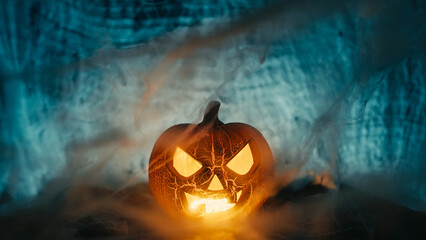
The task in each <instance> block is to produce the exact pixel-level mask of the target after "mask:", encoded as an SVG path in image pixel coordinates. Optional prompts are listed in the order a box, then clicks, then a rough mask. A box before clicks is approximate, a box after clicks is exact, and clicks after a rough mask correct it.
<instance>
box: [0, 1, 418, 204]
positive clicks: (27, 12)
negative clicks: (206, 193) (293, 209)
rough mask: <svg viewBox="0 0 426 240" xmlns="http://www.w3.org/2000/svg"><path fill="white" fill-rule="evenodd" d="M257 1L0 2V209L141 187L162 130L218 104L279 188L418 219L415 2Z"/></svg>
mask: <svg viewBox="0 0 426 240" xmlns="http://www.w3.org/2000/svg"><path fill="white" fill-rule="evenodd" d="M269 2H273V1H249V0H234V1H232V0H222V1H208V0H203V1H201V0H196V1H195V0H192V1H191V0H185V1H172V0H163V1H148V0H144V1H137V0H126V1H121V0H99V1H74V0H56V1H48V0H45V1H41V0H33V1H30V0H28V1H16V0H5V1H2V3H1V5H0V64H1V65H0V73H1V75H0V77H1V83H0V97H1V98H0V103H1V105H0V130H1V131H0V196H1V198H0V199H1V201H0V204H1V205H0V209H3V210H5V209H7V207H8V206H9V204H15V203H17V204H25V203H26V202H27V201H29V200H31V199H33V198H34V197H35V196H37V195H38V194H40V192H42V191H43V190H45V189H48V190H49V191H52V192H55V191H56V192H61V191H63V190H65V189H67V188H68V187H69V186H71V185H73V184H79V183H85V184H94V185H100V186H107V187H111V188H119V187H123V186H126V184H133V183H135V182H140V181H147V164H148V159H149V155H150V151H151V149H152V146H153V144H154V142H155V140H156V138H157V137H158V136H159V135H160V134H161V132H162V131H164V130H165V129H166V128H168V127H169V126H171V125H174V124H177V123H182V122H197V121H198V120H200V118H201V113H202V111H203V109H204V107H205V106H206V104H207V103H208V101H209V100H211V99H217V100H219V101H221V103H222V108H221V111H220V117H221V119H222V120H223V121H224V122H230V121H238V122H245V123H248V124H251V125H253V126H255V127H256V128H258V129H259V130H260V131H261V132H262V133H263V134H264V136H265V137H266V139H267V140H268V141H269V143H270V145H271V148H272V150H273V152H274V155H275V157H276V162H277V174H278V175H279V176H280V175H285V174H287V173H288V172H289V171H290V170H292V169H299V170H300V171H299V172H298V177H303V176H305V175H307V174H321V173H323V172H324V171H326V170H327V171H328V172H329V173H330V174H331V176H332V177H333V179H334V181H335V183H336V184H337V185H339V184H340V183H346V184H350V185H352V186H356V187H359V188H361V189H364V190H366V191H367V192H369V193H371V194H375V195H379V196H382V197H385V198H387V199H390V200H392V201H395V202H397V203H400V204H403V205H405V206H408V207H410V208H413V209H422V210H426V207H425V203H426V174H425V173H426V119H425V114H426V83H425V76H426V68H425V63H426V62H425V50H426V45H425V42H426V41H425V40H426V37H425V36H426V17H425V14H426V13H425V12H426V3H425V1H420V0H413V1H398V0H392V1H379V0H376V1H331V0H327V1H283V2H279V3H274V4H278V5H274V7H272V8H268V7H267V6H269V5H268V4H269ZM343 2H344V3H343ZM265 6H266V8H264V7H265Z"/></svg>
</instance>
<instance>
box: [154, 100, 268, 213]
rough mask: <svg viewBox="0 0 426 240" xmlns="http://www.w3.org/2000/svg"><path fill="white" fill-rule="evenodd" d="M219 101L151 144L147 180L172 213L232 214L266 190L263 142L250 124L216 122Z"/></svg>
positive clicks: (252, 205)
mask: <svg viewBox="0 0 426 240" xmlns="http://www.w3.org/2000/svg"><path fill="white" fill-rule="evenodd" d="M219 106H220V104H219V103H218V102H211V103H210V104H209V106H208V107H207V109H206V112H205V115H204V119H203V121H202V122H201V123H199V124H179V125H176V126H173V127H171V128H169V129H168V130H166V131H165V132H164V133H163V134H162V135H161V136H160V137H159V139H158V140H157V142H156V143H155V145H154V149H153V150H152V154H151V157H150V165H149V184H150V187H151V191H152V193H153V195H154V197H155V198H156V200H157V201H158V203H159V204H160V205H161V206H162V207H163V208H165V209H166V210H167V211H168V212H170V213H171V214H172V215H174V216H186V217H190V218H205V219H216V217H215V216H219V217H217V219H224V218H234V217H236V216H237V215H238V216H242V215H246V214H248V213H249V212H251V211H252V210H254V209H256V208H258V207H259V206H260V205H261V204H262V203H263V201H265V199H266V197H267V195H268V191H269V189H270V186H271V183H272V182H273V181H272V177H273V175H274V172H273V159H272V152H271V150H270V148H269V146H268V143H267V142H266V140H265V139H264V137H263V136H262V134H261V133H260V132H259V131H258V130H256V129H255V128H253V127H252V126H249V125H247V124H244V123H228V124H225V123H223V122H221V121H220V120H219V118H218V111H219Z"/></svg>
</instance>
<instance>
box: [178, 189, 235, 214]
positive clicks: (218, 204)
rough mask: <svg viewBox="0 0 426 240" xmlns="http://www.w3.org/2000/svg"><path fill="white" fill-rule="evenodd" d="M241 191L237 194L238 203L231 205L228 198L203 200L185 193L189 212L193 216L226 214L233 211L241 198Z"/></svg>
mask: <svg viewBox="0 0 426 240" xmlns="http://www.w3.org/2000/svg"><path fill="white" fill-rule="evenodd" d="M241 192H242V191H241V190H240V191H239V192H237V201H236V202H235V203H230V202H229V199H228V198H216V197H207V198H201V197H198V196H195V195H192V194H189V193H187V192H185V197H186V200H187V202H188V205H187V211H188V212H189V213H190V214H191V215H195V216H205V215H209V214H214V213H219V212H224V211H228V210H230V209H232V208H233V207H234V206H235V205H236V203H237V202H238V200H239V199H240V197H241Z"/></svg>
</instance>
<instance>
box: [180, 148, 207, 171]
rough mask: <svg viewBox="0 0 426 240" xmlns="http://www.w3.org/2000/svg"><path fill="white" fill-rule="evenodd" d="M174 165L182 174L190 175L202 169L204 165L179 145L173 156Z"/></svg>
mask: <svg viewBox="0 0 426 240" xmlns="http://www.w3.org/2000/svg"><path fill="white" fill-rule="evenodd" d="M173 167H174V168H175V169H176V171H177V172H178V173H179V174H180V175H182V176H184V177H189V176H191V175H192V174H194V173H196V172H197V171H198V170H200V168H201V167H202V165H201V163H199V162H198V161H197V160H195V159H194V158H193V157H191V156H190V155H189V154H188V153H186V152H185V151H183V150H182V149H180V148H179V147H177V148H176V151H175V155H174V156H173Z"/></svg>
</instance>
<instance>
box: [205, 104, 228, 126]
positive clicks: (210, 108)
mask: <svg viewBox="0 0 426 240" xmlns="http://www.w3.org/2000/svg"><path fill="white" fill-rule="evenodd" d="M219 108H220V102H218V101H211V102H209V104H208V105H207V107H206V111H205V112H204V118H203V121H202V122H201V123H203V124H207V123H211V122H213V123H214V124H215V125H216V124H217V125H222V124H223V122H221V121H220V120H219V116H218V113H219Z"/></svg>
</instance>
